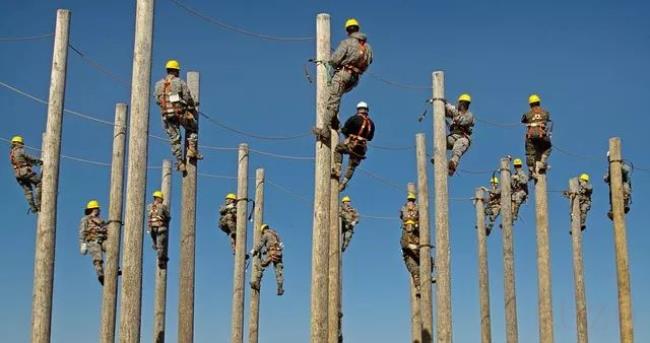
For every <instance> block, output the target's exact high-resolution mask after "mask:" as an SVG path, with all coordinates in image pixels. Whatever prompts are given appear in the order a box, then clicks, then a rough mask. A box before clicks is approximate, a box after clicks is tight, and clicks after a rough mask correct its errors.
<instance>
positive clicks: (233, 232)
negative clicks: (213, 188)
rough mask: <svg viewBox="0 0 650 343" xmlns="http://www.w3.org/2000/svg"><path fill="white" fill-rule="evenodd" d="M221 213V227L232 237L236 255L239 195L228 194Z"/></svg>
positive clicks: (233, 252)
mask: <svg viewBox="0 0 650 343" xmlns="http://www.w3.org/2000/svg"><path fill="white" fill-rule="evenodd" d="M219 214H220V217H219V228H220V229H221V231H223V232H225V233H226V235H228V237H229V238H230V246H231V247H232V254H233V255H234V254H235V246H236V244H235V243H236V238H237V196H236V195H235V194H234V193H228V194H226V197H225V203H224V204H223V205H222V206H221V207H220V208H219Z"/></svg>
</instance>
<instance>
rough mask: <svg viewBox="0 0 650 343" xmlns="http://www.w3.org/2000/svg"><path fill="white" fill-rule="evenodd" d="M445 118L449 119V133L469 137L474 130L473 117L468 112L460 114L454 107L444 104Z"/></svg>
mask: <svg viewBox="0 0 650 343" xmlns="http://www.w3.org/2000/svg"><path fill="white" fill-rule="evenodd" d="M445 116H446V117H447V118H450V119H451V124H450V125H449V133H450V134H452V135H454V134H458V135H464V136H470V135H471V134H472V129H473V128H474V115H473V114H472V112H470V111H469V110H467V111H465V112H464V113H462V112H460V111H459V110H458V109H457V108H456V106H454V105H452V104H445Z"/></svg>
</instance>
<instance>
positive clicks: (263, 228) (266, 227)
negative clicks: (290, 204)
mask: <svg viewBox="0 0 650 343" xmlns="http://www.w3.org/2000/svg"><path fill="white" fill-rule="evenodd" d="M268 228H269V224H262V226H260V231H264V230H265V229H268Z"/></svg>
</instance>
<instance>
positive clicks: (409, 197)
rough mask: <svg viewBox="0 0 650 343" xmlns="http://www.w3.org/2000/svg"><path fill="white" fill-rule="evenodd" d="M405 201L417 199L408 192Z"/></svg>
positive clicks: (413, 194)
mask: <svg viewBox="0 0 650 343" xmlns="http://www.w3.org/2000/svg"><path fill="white" fill-rule="evenodd" d="M406 199H407V200H415V199H417V197H416V196H415V193H411V192H409V193H408V194H407V195H406Z"/></svg>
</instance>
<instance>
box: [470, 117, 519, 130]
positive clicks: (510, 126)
mask: <svg viewBox="0 0 650 343" xmlns="http://www.w3.org/2000/svg"><path fill="white" fill-rule="evenodd" d="M475 118H476V121H478V122H481V123H484V124H488V125H492V126H496V127H501V128H505V129H511V128H513V127H519V126H520V125H521V124H519V123H499V122H494V121H491V120H486V119H481V118H479V117H475Z"/></svg>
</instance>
